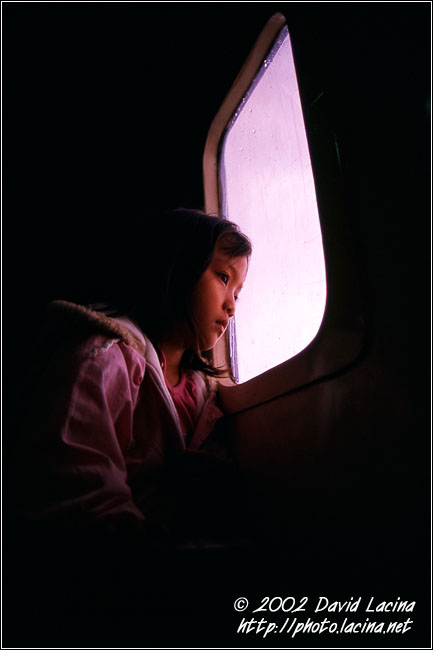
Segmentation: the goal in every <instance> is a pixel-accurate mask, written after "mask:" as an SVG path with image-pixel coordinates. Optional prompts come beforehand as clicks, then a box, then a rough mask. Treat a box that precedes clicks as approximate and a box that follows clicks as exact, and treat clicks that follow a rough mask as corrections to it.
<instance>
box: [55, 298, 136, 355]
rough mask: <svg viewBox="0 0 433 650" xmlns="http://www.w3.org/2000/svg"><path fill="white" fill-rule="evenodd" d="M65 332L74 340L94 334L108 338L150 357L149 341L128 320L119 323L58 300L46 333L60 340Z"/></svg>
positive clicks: (121, 320) (100, 313)
mask: <svg viewBox="0 0 433 650" xmlns="http://www.w3.org/2000/svg"><path fill="white" fill-rule="evenodd" d="M65 330H68V331H69V332H70V334H71V336H73V338H82V337H88V336H91V335H93V334H101V335H105V336H107V337H109V338H115V339H118V340H120V341H123V342H124V343H126V344H127V345H129V346H131V347H132V348H134V350H137V352H139V353H140V354H141V355H143V356H145V354H146V340H145V338H144V337H143V334H142V333H141V332H140V330H139V329H138V327H136V326H135V325H134V324H133V323H132V321H129V320H128V319H127V318H116V319H115V318H111V317H109V316H106V315H105V314H103V313H102V312H97V311H93V310H92V309H89V308H88V307H84V306H83V305H77V304H75V303H73V302H68V301H67V300H54V301H53V302H51V303H50V304H49V305H48V310H47V319H46V322H45V323H44V326H43V333H44V334H45V335H50V334H55V335H56V338H57V337H58V336H59V334H62V335H64V334H65Z"/></svg>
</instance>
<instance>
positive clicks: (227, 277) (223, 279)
mask: <svg viewBox="0 0 433 650" xmlns="http://www.w3.org/2000/svg"><path fill="white" fill-rule="evenodd" d="M218 276H219V277H220V278H221V280H222V281H223V282H224V284H227V283H228V281H229V276H228V275H227V273H218Z"/></svg>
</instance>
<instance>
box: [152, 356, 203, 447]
mask: <svg viewBox="0 0 433 650" xmlns="http://www.w3.org/2000/svg"><path fill="white" fill-rule="evenodd" d="M161 356H162V363H161V367H162V372H163V374H164V380H165V384H166V386H167V388H168V392H169V393H170V395H171V398H172V400H173V402H174V405H175V407H176V411H177V413H178V415H179V419H180V423H181V426H182V433H183V436H184V439H185V444H186V446H188V443H189V441H190V438H191V435H192V432H193V431H194V428H195V424H196V420H197V386H196V384H195V381H194V377H193V376H192V374H191V373H190V372H186V371H185V370H182V369H180V373H181V375H180V382H179V383H178V384H177V385H176V386H172V385H171V384H170V383H169V382H168V380H167V377H166V376H165V372H166V367H167V361H166V358H165V355H164V353H163V352H162V350H161Z"/></svg>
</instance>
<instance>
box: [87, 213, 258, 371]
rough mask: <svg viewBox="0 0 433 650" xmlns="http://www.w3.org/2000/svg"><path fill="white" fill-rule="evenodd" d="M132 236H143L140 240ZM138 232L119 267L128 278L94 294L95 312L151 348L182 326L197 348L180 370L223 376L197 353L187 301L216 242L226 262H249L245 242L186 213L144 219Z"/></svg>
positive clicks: (231, 229)
mask: <svg viewBox="0 0 433 650" xmlns="http://www.w3.org/2000/svg"><path fill="white" fill-rule="evenodd" d="M143 226H144V228H143ZM138 230H142V231H143V230H144V232H145V236H140V234H139V232H138ZM138 230H137V233H135V234H134V233H133V235H132V238H131V240H130V241H129V244H128V245H129V246H131V250H130V254H129V256H128V259H127V260H125V262H124V264H128V266H129V267H132V268H131V272H130V273H128V275H127V276H125V274H122V275H123V280H124V282H121V281H118V282H116V287H117V288H116V289H115V290H114V291H113V287H111V289H110V292H107V293H105V295H102V294H99V295H100V297H99V300H100V301H101V300H102V301H103V303H104V306H103V307H102V306H101V307H100V308H101V309H102V310H103V311H104V312H105V313H106V314H107V315H109V316H127V317H129V318H131V320H133V321H135V322H136V323H137V324H138V325H139V327H140V328H141V329H142V330H143V332H144V333H145V334H146V335H147V336H148V337H149V338H150V340H151V341H152V343H153V344H154V345H155V346H156V347H157V348H158V345H159V344H161V343H162V342H163V341H164V340H166V339H169V338H170V337H171V336H173V335H174V334H176V332H178V331H179V327H182V326H185V325H186V326H188V327H189V328H190V330H191V331H192V333H193V335H194V337H195V340H196V341H197V345H196V349H195V350H188V351H187V352H186V353H185V355H184V358H183V359H182V365H184V366H186V367H188V368H190V369H196V370H202V371H203V372H205V373H206V374H208V375H212V376H220V375H222V374H224V372H226V369H222V370H221V369H216V368H215V367H214V366H213V364H212V362H211V360H210V359H211V354H207V353H202V352H201V351H200V350H199V346H198V335H197V331H196V329H195V327H194V324H193V322H192V320H191V317H190V303H191V296H192V293H193V291H194V288H195V286H196V284H197V282H198V280H199V278H200V276H201V275H202V273H203V272H204V270H205V269H206V268H207V267H208V266H209V264H210V262H211V260H212V256H213V253H214V249H215V245H216V243H217V241H218V240H220V241H221V243H222V250H223V251H224V253H226V254H227V255H229V256H230V257H249V256H250V255H251V251H252V247H251V243H250V241H249V239H248V237H246V236H245V235H244V234H243V233H242V232H241V231H240V229H239V227H238V226H237V225H236V224H234V223H232V222H231V221H228V220H226V219H222V218H220V217H215V216H211V215H209V214H206V213H205V212H202V211H201V210H192V209H186V208H177V209H176V210H171V211H170V212H166V213H164V214H162V215H160V217H159V218H157V219H152V220H149V219H146V221H145V222H144V223H142V224H141V227H140V224H139V225H138ZM120 277H122V276H120ZM119 280H120V278H119ZM94 308H95V307H94Z"/></svg>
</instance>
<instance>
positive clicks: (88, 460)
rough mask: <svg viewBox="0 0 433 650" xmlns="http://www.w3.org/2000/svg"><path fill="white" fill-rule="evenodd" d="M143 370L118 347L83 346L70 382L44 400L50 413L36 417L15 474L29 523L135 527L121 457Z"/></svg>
mask: <svg viewBox="0 0 433 650" xmlns="http://www.w3.org/2000/svg"><path fill="white" fill-rule="evenodd" d="M95 350H96V352H95ZM144 368H145V360H144V358H143V357H141V356H140V355H138V354H137V353H136V352H135V351H131V349H130V348H129V346H127V345H125V344H124V343H118V342H116V341H115V340H113V341H109V342H108V345H107V343H105V345H103V346H100V347H92V346H90V347H88V348H87V350H86V353H85V354H84V355H83V357H82V359H81V361H80V363H79V364H78V367H77V372H76V373H75V375H74V378H73V380H69V382H67V383H66V384H65V385H64V386H61V387H60V388H58V390H57V391H56V396H55V398H54V395H53V394H52V395H45V396H44V398H45V399H47V398H49V399H50V401H51V402H53V401H54V409H52V410H51V412H50V411H47V412H48V413H49V416H48V417H47V418H43V419H42V422H38V421H37V420H38V417H37V414H36V422H35V424H36V431H33V435H32V436H31V437H32V444H30V447H29V449H28V452H30V453H28V454H27V456H28V458H27V462H25V463H24V466H23V467H22V472H21V475H22V476H23V478H24V481H23V484H24V486H27V493H26V491H25V492H24V494H22V495H21V499H22V501H23V503H24V509H27V510H28V514H29V515H30V517H31V518H34V519H47V520H53V519H54V520H64V521H66V522H77V523H80V524H81V523H83V524H101V525H102V526H103V527H107V528H112V529H116V528H118V527H122V528H123V527H124V526H132V527H134V526H138V527H140V525H142V523H143V522H144V516H143V514H142V513H141V512H140V510H139V509H138V508H137V507H136V505H135V504H134V502H133V499H132V494H131V490H130V487H129V485H128V483H127V468H126V464H125V457H124V452H125V451H126V450H127V448H128V445H129V444H130V442H131V440H132V430H133V413H134V407H135V404H136V400H137V395H138V389H139V386H140V383H141V380H142V377H143V374H144ZM51 382H52V379H51ZM46 389H47V386H45V390H46ZM43 390H44V388H43V386H42V391H43ZM39 393H41V390H39ZM41 425H42V426H41ZM35 434H36V435H35ZM23 472H24V473H23ZM29 479H30V480H29Z"/></svg>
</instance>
